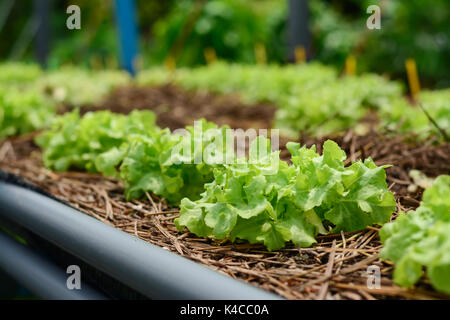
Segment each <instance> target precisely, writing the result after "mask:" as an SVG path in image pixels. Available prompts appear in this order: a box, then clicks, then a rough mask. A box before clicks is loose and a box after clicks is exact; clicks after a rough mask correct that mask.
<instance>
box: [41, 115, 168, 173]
mask: <svg viewBox="0 0 450 320" xmlns="http://www.w3.org/2000/svg"><path fill="white" fill-rule="evenodd" d="M159 130H160V129H159V128H158V127H157V126H156V124H155V115H154V114H153V112H151V111H137V110H135V111H133V112H132V113H130V114H129V115H122V114H116V113H112V112H109V111H98V112H88V113H86V114H85V115H84V116H83V117H81V116H80V115H79V112H78V110H74V111H72V112H70V113H66V114H65V115H63V116H60V117H57V118H56V119H55V120H54V121H53V124H52V127H51V128H50V129H49V130H47V131H45V132H44V133H43V134H41V135H40V136H38V137H37V138H36V142H37V144H38V145H39V146H40V147H41V148H42V150H43V161H44V164H45V165H46V166H47V167H48V168H51V169H54V170H56V171H65V170H68V169H71V168H75V169H79V170H86V171H88V172H102V173H104V174H105V175H107V176H114V175H116V174H117V172H116V169H115V166H116V165H117V164H119V163H120V162H121V160H122V158H123V157H124V156H125V154H126V151H127V146H128V140H129V139H130V137H133V136H134V135H140V134H144V135H151V134H155V133H156V132H158V131H159Z"/></svg>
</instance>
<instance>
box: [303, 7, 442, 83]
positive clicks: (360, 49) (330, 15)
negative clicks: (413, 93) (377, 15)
mask: <svg viewBox="0 0 450 320" xmlns="http://www.w3.org/2000/svg"><path fill="white" fill-rule="evenodd" d="M372 4H376V5H379V6H380V8H381V29H380V30H369V29H367V28H366V19H367V18H368V17H369V14H367V13H366V9H367V7H368V6H369V5H372ZM310 9H311V15H312V23H311V28H312V31H313V34H314V38H313V40H314V48H315V58H317V59H319V60H320V61H322V62H325V63H327V64H334V65H337V66H342V65H343V64H344V61H345V58H346V57H347V56H348V55H349V54H353V55H355V56H356V57H357V59H358V71H371V72H378V73H387V74H389V75H391V76H392V77H394V78H405V79H406V76H405V65H404V63H405V60H406V59H407V58H414V59H415V60H416V62H417V66H418V71H419V75H420V80H421V82H422V84H423V85H424V86H428V87H430V86H434V87H437V88H445V87H448V86H450V76H449V70H450V59H449V57H450V39H449V36H450V23H449V21H450V3H449V1H448V0H433V1H430V0H408V1H404V0H390V1H375V0H363V1H361V0H346V1H341V0H340V1H335V0H311V1H310Z"/></svg>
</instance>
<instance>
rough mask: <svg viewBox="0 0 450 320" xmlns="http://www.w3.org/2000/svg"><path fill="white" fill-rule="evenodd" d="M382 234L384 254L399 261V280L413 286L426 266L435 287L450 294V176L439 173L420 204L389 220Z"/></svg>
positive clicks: (396, 262) (403, 283) (397, 263)
mask: <svg viewBox="0 0 450 320" xmlns="http://www.w3.org/2000/svg"><path fill="white" fill-rule="evenodd" d="M380 238H381V241H382V242H383V244H384V248H383V250H382V251H381V257H382V258H384V259H387V260H391V261H393V262H394V263H395V270H394V281H395V283H397V284H398V285H401V286H404V287H410V286H412V285H413V284H415V283H416V282H417V281H418V280H419V279H420V278H421V277H422V275H423V274H424V271H423V270H424V269H425V270H426V274H427V276H428V278H429V279H430V282H431V284H432V285H433V287H434V288H436V289H437V290H439V291H442V292H445V293H447V294H450V176H448V175H442V176H439V177H438V178H437V179H436V180H435V182H434V184H433V185H432V186H431V187H429V188H428V189H426V190H425V192H424V194H423V200H422V202H421V204H420V206H419V208H417V209H416V210H415V211H410V212H408V213H401V214H400V215H399V217H398V218H397V219H396V220H395V221H394V222H391V223H387V224H385V225H384V226H383V228H382V229H381V230H380Z"/></svg>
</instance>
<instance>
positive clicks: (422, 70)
mask: <svg viewBox="0 0 450 320" xmlns="http://www.w3.org/2000/svg"><path fill="white" fill-rule="evenodd" d="M69 4H77V5H79V6H80V8H81V9H82V21H83V22H82V23H83V25H82V30H68V29H67V28H65V20H66V19H67V14H66V8H67V6H68V5H69ZM371 4H377V5H379V6H380V7H381V17H382V22H381V30H368V29H367V28H366V19H367V17H368V16H369V15H368V14H367V13H366V9H367V7H368V6H369V5H371ZM136 6H137V9H138V10H137V18H138V26H139V32H140V53H141V61H140V67H148V66H150V65H160V64H161V63H163V61H164V60H165V59H166V57H167V56H168V55H171V56H173V57H174V59H175V60H176V64H177V66H194V65H199V64H205V62H206V61H205V57H204V49H205V48H208V47H211V48H214V50H215V53H216V55H217V57H218V58H220V59H225V60H229V61H234V62H242V63H254V62H255V58H254V56H255V54H254V48H255V45H256V44H258V43H261V44H264V46H265V48H266V50H267V59H268V61H269V62H276V63H284V62H286V60H287V59H286V57H287V56H288V44H287V35H286V33H287V30H286V29H287V16H288V14H287V11H288V8H287V7H288V1H287V0H286V1H285V0H247V1H241V0H209V1H206V0H179V1H174V0H165V1H158V0H137V1H136ZM30 7H32V1H31V0H27V1H14V0H2V2H0V9H1V11H2V13H1V14H0V37H1V38H2V40H3V41H1V42H0V59H2V60H4V59H13V60H14V59H16V60H32V59H33V56H34V54H33V42H32V41H33V40H32V38H33V37H32V34H33V28H32V25H33V24H32V10H31V9H32V8H30ZM113 7H114V2H113V1H112V0H105V1H89V0H74V1H52V10H51V16H50V19H49V24H50V30H51V51H50V55H49V59H48V67H50V68H57V67H59V66H61V65H64V64H76V65H84V66H89V67H91V68H94V69H99V68H105V67H108V68H115V67H117V66H118V59H117V52H118V50H119V49H118V44H117V34H116V27H115V17H114V14H113ZM449 7H450V4H449V2H448V0H433V1H431V0H408V1H404V0H380V1H374V0H363V1H361V0H339V1H338V0H310V1H309V9H310V30H311V33H312V58H313V59H314V60H319V61H322V62H324V63H327V64H331V65H335V66H337V67H338V68H342V67H343V65H344V62H345V59H346V57H348V55H350V54H351V55H353V56H355V57H356V58H357V61H358V66H357V69H358V72H364V71H371V72H377V73H380V74H386V75H389V76H390V77H392V78H397V79H398V78H402V79H403V78H406V75H405V67H404V61H405V59H407V58H409V57H412V58H414V59H415V60H416V62H417V66H418V70H419V75H420V79H421V82H422V85H423V86H424V87H431V88H445V87H448V86H449V85H450V77H449V72H448V71H449V70H450V65H449V64H450V59H448V57H450V41H449V35H450V23H449V21H450V10H449Z"/></svg>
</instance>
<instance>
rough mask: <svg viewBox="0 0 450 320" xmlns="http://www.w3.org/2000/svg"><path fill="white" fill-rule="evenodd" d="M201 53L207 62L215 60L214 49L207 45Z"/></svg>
mask: <svg viewBox="0 0 450 320" xmlns="http://www.w3.org/2000/svg"><path fill="white" fill-rule="evenodd" d="M203 55H204V56H205V60H206V63H207V64H211V63H213V62H215V61H216V60H217V55H216V50H214V48H211V47H207V48H205V49H204V50H203Z"/></svg>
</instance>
